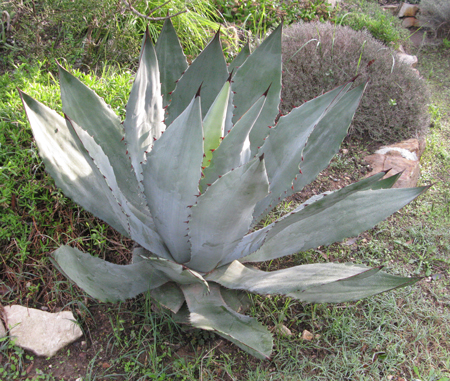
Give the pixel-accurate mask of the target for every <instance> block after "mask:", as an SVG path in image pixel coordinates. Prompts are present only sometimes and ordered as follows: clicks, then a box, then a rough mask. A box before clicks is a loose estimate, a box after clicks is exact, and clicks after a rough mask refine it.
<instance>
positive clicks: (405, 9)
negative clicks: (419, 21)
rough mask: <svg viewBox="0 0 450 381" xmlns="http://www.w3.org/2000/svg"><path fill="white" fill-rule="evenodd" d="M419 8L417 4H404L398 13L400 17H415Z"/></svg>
mask: <svg viewBox="0 0 450 381" xmlns="http://www.w3.org/2000/svg"><path fill="white" fill-rule="evenodd" d="M417 12H419V7H418V6H417V5H415V4H408V3H403V4H402V5H401V7H400V10H399V11H398V17H415V16H416V14H417Z"/></svg>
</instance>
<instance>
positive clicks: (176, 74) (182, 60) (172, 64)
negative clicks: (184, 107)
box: [155, 18, 192, 107]
mask: <svg viewBox="0 0 450 381" xmlns="http://www.w3.org/2000/svg"><path fill="white" fill-rule="evenodd" d="M155 50H156V55H157V57H158V64H159V73H160V82H161V95H162V97H163V107H167V106H168V105H169V103H170V101H171V95H172V92H173V91H174V90H175V86H176V84H177V81H178V80H179V79H180V77H181V75H182V74H183V73H184V71H185V70H186V69H187V67H188V63H187V61H186V57H185V56H184V53H183V49H182V47H181V45H180V41H179V40H178V36H177V34H176V32H175V28H174V27H173V25H172V21H171V20H170V18H168V19H166V20H165V21H164V26H163V28H162V30H161V34H160V35H159V37H158V41H157V42H156V46H155ZM191 96H192V95H191Z"/></svg>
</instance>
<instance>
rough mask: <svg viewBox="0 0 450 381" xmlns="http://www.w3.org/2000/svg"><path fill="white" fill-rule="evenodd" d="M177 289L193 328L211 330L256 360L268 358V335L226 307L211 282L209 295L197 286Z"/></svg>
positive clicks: (252, 320)
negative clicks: (180, 290) (183, 298)
mask: <svg viewBox="0 0 450 381" xmlns="http://www.w3.org/2000/svg"><path fill="white" fill-rule="evenodd" d="M181 289H182V290H183V292H184V296H185V298H186V302H187V305H188V308H189V311H190V314H189V321H190V323H191V324H192V325H193V326H194V327H197V328H201V329H206V330H208V331H214V332H215V333H217V334H218V335H220V336H222V337H225V338H226V339H228V340H230V341H231V342H233V343H234V344H236V345H237V346H238V347H239V348H242V349H244V350H245V351H247V352H248V353H250V354H252V355H253V356H255V357H257V358H259V359H262V360H264V359H267V358H269V356H270V354H271V353H272V346H273V340H272V335H271V334H270V332H269V331H268V330H267V329H266V328H265V327H264V326H263V325H262V324H261V323H259V322H258V321H257V320H256V319H255V318H251V317H249V316H245V315H241V314H239V313H237V312H235V311H234V310H233V309H232V308H231V307H229V306H227V305H226V304H225V301H224V300H223V297H222V295H221V293H220V288H219V286H218V285H215V284H214V283H212V284H211V292H210V293H209V294H204V293H203V291H202V289H201V288H200V287H199V286H197V285H186V286H182V287H181Z"/></svg>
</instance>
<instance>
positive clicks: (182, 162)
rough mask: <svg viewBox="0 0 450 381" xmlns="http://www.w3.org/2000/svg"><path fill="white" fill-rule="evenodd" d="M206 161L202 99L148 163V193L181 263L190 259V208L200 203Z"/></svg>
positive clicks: (165, 236)
mask: <svg viewBox="0 0 450 381" xmlns="http://www.w3.org/2000/svg"><path fill="white" fill-rule="evenodd" d="M202 161H203V132H202V120H201V110H200V97H199V96H195V97H194V99H193V100H192V101H191V103H190V105H189V106H188V107H187V108H186V110H184V111H183V113H182V114H181V115H180V116H179V117H178V118H177V119H176V120H175V121H174V122H173V123H172V124H171V126H170V128H168V129H167V130H166V131H165V133H164V134H163V135H162V136H161V138H160V139H158V140H157V141H156V142H155V144H154V146H153V150H152V151H151V152H150V153H149V154H148V156H147V162H146V163H145V164H144V166H143V169H144V172H143V176H144V193H145V196H146V197H147V200H148V204H149V207H150V211H151V214H152V216H153V218H154V221H155V225H156V228H157V231H158V233H159V234H160V235H161V237H162V238H163V240H164V242H165V243H166V245H167V247H168V248H169V251H170V253H171V254H172V256H173V258H174V259H175V260H176V261H177V262H178V263H186V262H188V261H189V260H190V258H191V255H190V244H189V240H188V237H187V229H188V225H187V221H188V216H189V214H190V209H189V206H192V205H194V204H195V202H196V201H197V197H196V196H197V195H198V192H199V189H198V183H199V181H200V177H201V164H202Z"/></svg>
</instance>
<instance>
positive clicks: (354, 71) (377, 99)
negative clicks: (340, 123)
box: [281, 23, 429, 143]
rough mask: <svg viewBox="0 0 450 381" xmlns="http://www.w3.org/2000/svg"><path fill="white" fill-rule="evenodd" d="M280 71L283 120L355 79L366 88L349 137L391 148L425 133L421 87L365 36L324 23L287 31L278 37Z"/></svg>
mask: <svg viewBox="0 0 450 381" xmlns="http://www.w3.org/2000/svg"><path fill="white" fill-rule="evenodd" d="M283 69H284V77H283V91H282V99H283V102H282V104H281V112H282V113H283V114H284V113H287V112H289V111H290V110H291V109H292V108H293V107H297V106H299V105H301V104H302V103H303V102H304V101H305V100H307V99H310V98H311V97H314V96H317V95H320V94H322V93H324V92H326V91H329V90H330V89H332V88H334V87H335V86H336V85H337V84H338V83H342V82H343V81H344V80H345V79H346V78H351V77H353V76H355V75H359V78H358V79H357V80H356V83H361V82H363V81H366V80H369V84H368V87H367V93H366V96H365V97H364V98H363V99H362V101H361V112H360V113H357V114H356V115H355V118H354V119H353V122H352V126H351V128H350V131H349V134H350V135H351V136H356V137H360V138H370V139H371V140H373V141H376V142H382V143H391V142H395V141H398V140H402V139H408V138H413V137H423V136H424V135H425V133H426V131H427V128H428V125H429V117H428V113H427V104H428V103H429V93H428V90H427V86H426V84H425V81H423V80H422V79H420V78H419V76H418V74H417V72H415V71H414V69H412V68H411V67H409V66H408V65H406V64H404V63H402V62H400V60H399V58H398V56H397V55H396V53H395V52H394V51H393V50H391V49H390V48H388V47H386V46H385V45H383V44H382V43H380V42H379V41H377V40H376V39H375V38H373V37H372V36H371V35H370V34H369V33H368V32H367V31H354V30H353V29H351V28H350V27H347V26H337V25H332V24H329V23H326V24H324V23H299V24H296V25H292V26H290V27H289V28H287V29H286V30H285V32H284V35H283Z"/></svg>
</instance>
